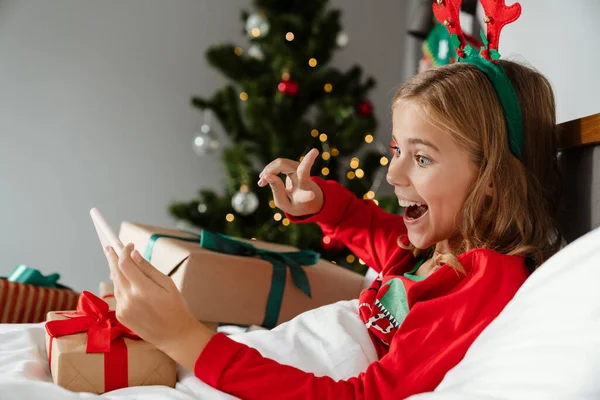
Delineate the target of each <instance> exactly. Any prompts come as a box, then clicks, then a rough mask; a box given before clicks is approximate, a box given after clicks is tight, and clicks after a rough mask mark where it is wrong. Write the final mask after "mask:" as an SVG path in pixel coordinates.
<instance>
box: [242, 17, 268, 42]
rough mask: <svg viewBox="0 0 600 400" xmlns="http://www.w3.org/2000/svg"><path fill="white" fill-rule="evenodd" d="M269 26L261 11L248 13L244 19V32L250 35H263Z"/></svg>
mask: <svg viewBox="0 0 600 400" xmlns="http://www.w3.org/2000/svg"><path fill="white" fill-rule="evenodd" d="M269 28H270V25H269V21H268V20H267V18H266V17H265V16H264V14H263V13H261V12H258V13H254V14H252V15H250V16H249V17H248V19H247V20H246V33H247V34H248V36H250V37H259V36H265V35H266V34H267V33H269Z"/></svg>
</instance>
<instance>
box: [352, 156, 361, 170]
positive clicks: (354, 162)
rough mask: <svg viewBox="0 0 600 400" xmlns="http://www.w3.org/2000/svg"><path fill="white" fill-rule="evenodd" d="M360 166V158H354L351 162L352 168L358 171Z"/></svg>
mask: <svg viewBox="0 0 600 400" xmlns="http://www.w3.org/2000/svg"><path fill="white" fill-rule="evenodd" d="M359 165H360V161H359V160H358V158H356V157H352V160H350V168H353V169H356V168H358V166H359Z"/></svg>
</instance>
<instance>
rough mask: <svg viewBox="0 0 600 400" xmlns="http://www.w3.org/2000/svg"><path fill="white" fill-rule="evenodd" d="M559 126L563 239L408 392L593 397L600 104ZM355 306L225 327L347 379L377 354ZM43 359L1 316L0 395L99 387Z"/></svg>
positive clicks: (187, 376)
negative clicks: (469, 339) (461, 353)
mask: <svg viewBox="0 0 600 400" xmlns="http://www.w3.org/2000/svg"><path fill="white" fill-rule="evenodd" d="M558 132H559V142H560V154H559V160H560V167H561V171H562V172H563V176H564V193H565V195H564V196H563V199H562V207H563V212H562V213H561V225H562V227H563V229H564V233H565V237H566V239H567V242H568V244H567V245H566V247H565V248H563V249H562V250H561V251H560V252H559V253H558V254H556V255H555V256H554V257H552V258H551V259H550V260H548V261H547V262H546V263H545V264H544V265H543V267H542V268H540V269H538V270H537V271H536V272H535V273H534V274H533V275H532V276H531V277H530V278H529V279H528V280H527V282H526V283H525V284H524V285H523V287H522V288H521V289H520V290H519V292H518V293H517V295H516V296H515V298H514V299H513V300H512V301H511V302H510V303H509V304H508V306H507V307H506V308H505V309H504V311H503V312H502V313H501V314H500V316H499V317H498V318H497V319H496V320H494V321H493V323H492V324H490V325H489V326H488V327H487V328H486V329H485V330H484V331H483V333H482V334H481V335H480V337H479V338H478V339H477V340H476V341H475V342H474V343H473V345H472V346H471V348H470V349H469V351H468V352H467V354H466V355H465V357H464V359H463V360H462V361H461V362H460V363H459V364H458V365H457V366H456V367H455V368H453V369H452V370H451V371H450V372H449V373H448V374H447V375H446V377H445V378H444V380H443V381H442V383H441V384H440V385H439V386H438V388H437V389H436V390H435V391H434V392H432V393H423V394H420V395H416V396H413V397H411V400H450V399H461V400H469V399H477V400H485V399H490V400H491V399H495V400H497V399H549V398H553V399H554V398H557V399H588V398H589V399H592V398H600V380H599V379H598V378H597V377H598V376H600V291H599V290H597V287H598V283H600V228H598V227H599V226H600V114H596V115H592V116H587V117H584V118H580V119H577V120H574V121H569V122H566V123H563V124H560V125H559V130H558ZM356 307H357V302H356V301H349V302H340V303H336V304H334V305H330V306H326V307H321V308H320V309H317V310H312V311H309V312H307V313H305V314H303V315H301V316H300V317H298V318H296V319H295V320H293V321H290V322H289V323H287V324H284V325H282V326H280V327H277V328H275V329H274V330H272V331H255V332H250V333H242V334H237V335H233V336H232V337H233V338H234V339H235V340H239V341H240V342H244V343H247V344H248V345H250V346H254V347H256V348H257V349H258V350H259V351H261V352H262V353H263V354H264V355H265V356H267V357H270V358H273V359H275V360H278V361H280V362H283V363H286V364H290V365H294V366H296V367H298V368H301V369H303V370H306V371H310V372H313V373H315V374H316V375H329V376H332V377H333V378H334V379H345V378H348V377H350V376H355V375H357V374H358V373H359V372H360V371H362V370H364V369H365V368H366V366H367V365H368V364H369V363H371V362H373V361H375V360H376V359H377V357H376V354H375V350H374V348H373V346H372V344H371V342H370V339H369V337H368V334H367V333H366V330H365V329H364V325H363V323H362V321H360V319H359V317H358V313H357V312H356ZM332 321H333V323H332ZM317 326H318V327H319V329H315V327H317ZM323 326H326V327H327V329H323ZM315 332H319V336H320V337H319V340H318V341H315V339H314V335H315ZM290 348H293V349H294V351H293V352H290V351H288V349H290ZM46 360H47V355H46V351H45V346H44V327H43V324H23V325H17V324H12V325H11V324H4V325H0V387H1V388H2V392H1V395H0V397H2V398H27V399H47V398H52V399H82V398H85V399H87V398H94V397H97V396H96V395H91V394H84V393H72V392H69V391H66V390H64V389H62V388H60V387H58V386H56V385H54V384H53V383H52V382H51V379H50V375H49V371H48V366H47V361H46ZM102 397H103V398H109V399H136V398H141V397H143V398H151V399H232V397H231V396H229V395H226V394H224V393H220V392H217V391H216V390H214V389H212V388H210V387H208V386H207V385H205V384H204V383H202V382H201V381H199V380H198V379H196V378H195V377H194V376H193V375H192V374H191V373H190V372H189V371H186V370H184V369H182V368H179V370H178V384H177V386H176V388H167V387H161V386H152V387H133V388H127V389H121V390H116V391H113V392H109V393H107V394H105V395H102Z"/></svg>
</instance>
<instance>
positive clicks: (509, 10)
mask: <svg viewBox="0 0 600 400" xmlns="http://www.w3.org/2000/svg"><path fill="white" fill-rule="evenodd" d="M504 1H505V0H480V2H481V5H482V6H483V9H484V10H485V18H484V22H485V23H486V24H487V35H486V36H487V40H488V42H489V46H488V49H489V50H492V49H495V50H498V41H499V40H500V31H501V30H502V28H503V27H504V26H505V25H508V24H510V23H511V22H514V21H515V20H516V19H517V18H519V16H520V15H521V5H520V4H519V3H515V4H513V5H511V6H508V7H507V6H506V4H504ZM486 53H487V52H486ZM486 58H487V57H486Z"/></svg>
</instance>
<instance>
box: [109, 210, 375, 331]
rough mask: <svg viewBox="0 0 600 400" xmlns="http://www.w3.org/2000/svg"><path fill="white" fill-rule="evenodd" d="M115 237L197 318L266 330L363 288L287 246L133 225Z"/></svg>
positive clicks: (358, 280)
mask: <svg viewBox="0 0 600 400" xmlns="http://www.w3.org/2000/svg"><path fill="white" fill-rule="evenodd" d="M119 237H120V239H121V241H122V242H123V243H133V244H134V245H135V247H136V249H138V251H140V253H142V254H143V256H144V257H145V258H146V260H149V261H150V262H151V263H152V265H154V266H155V267H156V268H157V269H159V270H160V271H162V272H163V273H164V274H166V275H168V276H170V277H171V278H172V279H173V281H174V282H175V285H176V286H177V287H178V289H179V290H180V292H181V293H182V295H183V297H184V298H185V301H186V303H187V305H188V307H189V308H190V310H191V312H192V313H193V315H194V316H195V317H196V318H197V319H199V320H201V321H207V322H214V323H223V324H228V323H231V324H238V325H259V326H263V327H266V328H272V327H274V326H276V325H279V324H281V323H283V322H285V321H288V320H290V319H292V318H294V317H295V316H297V315H298V314H301V313H303V312H305V311H307V310H311V309H314V308H317V307H320V306H323V305H325V304H331V303H335V302H337V301H340V300H349V299H354V298H356V297H357V296H358V295H359V293H360V291H361V289H362V284H363V276H362V275H360V274H357V273H355V272H352V271H350V270H347V269H345V268H342V267H339V266H336V265H334V264H332V263H329V262H327V261H324V260H319V256H318V254H317V253H315V252H312V251H299V250H298V249H296V248H294V247H291V246H285V245H278V244H271V243H265V242H261V241H250V240H238V239H232V238H230V237H227V236H224V235H220V234H215V233H213V232H209V231H206V230H204V231H202V234H200V235H196V234H194V233H187V232H181V231H178V230H172V229H165V228H159V227H154V226H148V225H142V224H136V223H132V222H123V223H122V224H121V228H120V232H119Z"/></svg>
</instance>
